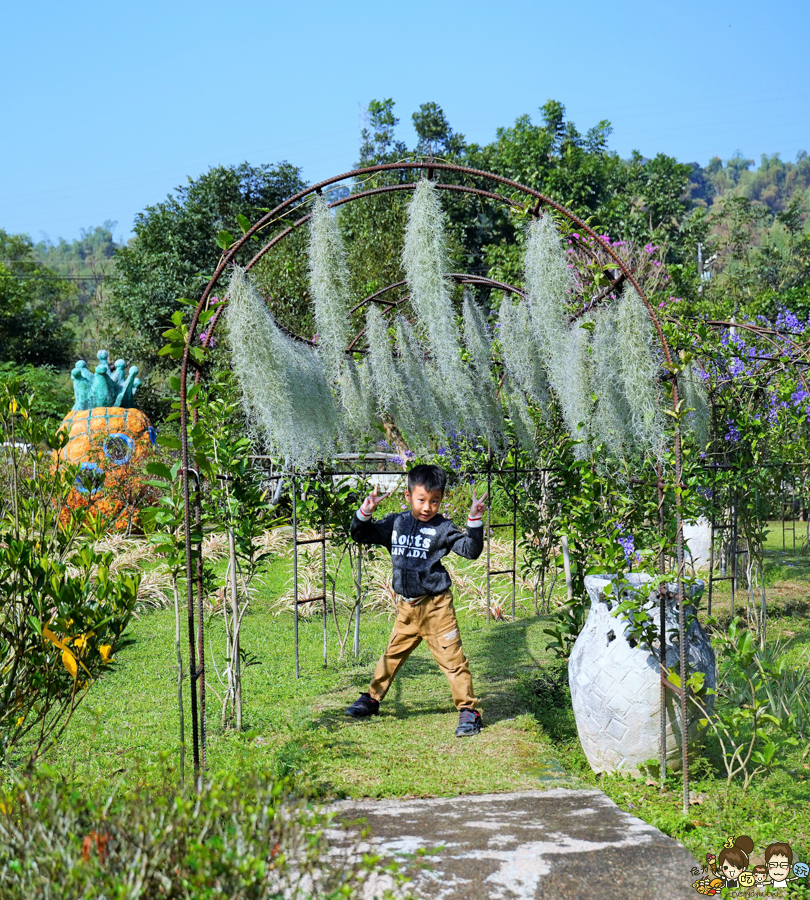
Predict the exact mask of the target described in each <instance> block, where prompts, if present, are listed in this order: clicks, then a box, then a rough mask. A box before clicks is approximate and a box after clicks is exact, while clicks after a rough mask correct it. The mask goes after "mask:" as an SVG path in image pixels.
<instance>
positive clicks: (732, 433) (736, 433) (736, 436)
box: [725, 419, 742, 444]
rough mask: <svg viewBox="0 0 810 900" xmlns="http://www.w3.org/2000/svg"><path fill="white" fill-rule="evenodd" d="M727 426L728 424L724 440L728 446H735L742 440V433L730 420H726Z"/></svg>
mask: <svg viewBox="0 0 810 900" xmlns="http://www.w3.org/2000/svg"><path fill="white" fill-rule="evenodd" d="M727 424H728V431H727V432H726V438H725V439H726V440H727V441H728V442H729V443H730V444H736V443H737V442H738V441H739V440H741V439H742V433H741V432H740V429H739V428H737V426H736V425H735V424H734V422H733V421H732V420H731V419H729V420H728V422H727Z"/></svg>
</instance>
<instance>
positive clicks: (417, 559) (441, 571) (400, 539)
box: [352, 509, 484, 600]
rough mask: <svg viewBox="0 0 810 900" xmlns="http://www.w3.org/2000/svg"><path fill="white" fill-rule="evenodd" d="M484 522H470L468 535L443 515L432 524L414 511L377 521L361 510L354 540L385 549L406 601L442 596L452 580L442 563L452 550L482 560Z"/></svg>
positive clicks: (398, 589)
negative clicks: (414, 514)
mask: <svg viewBox="0 0 810 900" xmlns="http://www.w3.org/2000/svg"><path fill="white" fill-rule="evenodd" d="M482 526H483V523H482V522H481V521H480V520H478V521H477V522H471V521H469V520H468V522H467V532H466V534H465V532H463V531H461V529H459V528H457V527H456V525H455V524H454V523H453V522H451V521H450V519H446V518H445V517H444V516H442V515H436V516H434V517H433V518H432V519H431V520H430V521H428V522H420V521H419V520H418V519H415V518H414V517H413V516H412V515H411V513H410V511H406V512H402V513H389V514H388V515H387V516H385V518H383V519H380V520H379V521H378V522H375V521H374V519H372V517H371V516H367V515H365V514H364V513H363V511H362V510H360V509H358V510H357V514H356V515H355V517H354V518H353V519H352V537H353V538H354V540H355V541H357V543H358V544H374V545H376V546H378V547H385V549H386V550H387V551H388V552H389V553H390V554H391V562H392V564H393V567H394V579H393V585H394V590H395V591H396V592H397V593H398V594H399V595H400V596H401V597H405V598H406V599H411V600H414V599H416V598H417V597H422V596H424V595H425V594H441V593H443V592H444V591H447V590H449V589H450V585H451V584H452V581H451V580H450V575H449V574H448V572H447V569H445V567H444V566H443V565H442V563H441V560H442V559H443V558H444V557H445V556H447V554H448V553H449V552H450V551H451V550H452V551H453V552H454V553H458V555H459V556H463V557H465V558H466V559H478V557H479V556H480V555H481V552H482V550H483V549H484V529H483V527H482Z"/></svg>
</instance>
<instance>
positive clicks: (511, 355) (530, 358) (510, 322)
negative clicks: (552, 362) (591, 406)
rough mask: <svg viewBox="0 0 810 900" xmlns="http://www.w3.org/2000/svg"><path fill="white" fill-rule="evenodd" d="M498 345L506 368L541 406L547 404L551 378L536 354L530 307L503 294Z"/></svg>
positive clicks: (543, 406)
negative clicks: (549, 378) (548, 377)
mask: <svg viewBox="0 0 810 900" xmlns="http://www.w3.org/2000/svg"><path fill="white" fill-rule="evenodd" d="M498 344H499V345H500V349H501V361H502V362H503V364H504V366H505V367H506V371H507V372H508V373H509V374H510V376H511V377H512V378H513V379H514V381H515V382H516V383H517V384H518V385H520V387H521V388H522V389H523V390H524V391H525V392H526V394H527V395H528V396H529V397H531V399H532V400H534V402H535V403H536V404H537V405H538V406H539V407H540V408H541V409H544V408H546V407H547V406H548V401H549V392H548V379H547V378H546V373H545V370H544V369H543V366H542V365H541V363H540V359H539V358H538V355H537V350H536V345H535V340H534V332H533V330H532V323H531V317H530V314H529V307H528V306H527V305H526V303H525V302H524V301H522V300H519V301H518V302H517V303H513V302H512V300H511V299H510V298H509V297H504V298H503V300H502V301H501V307H500V309H499V310H498Z"/></svg>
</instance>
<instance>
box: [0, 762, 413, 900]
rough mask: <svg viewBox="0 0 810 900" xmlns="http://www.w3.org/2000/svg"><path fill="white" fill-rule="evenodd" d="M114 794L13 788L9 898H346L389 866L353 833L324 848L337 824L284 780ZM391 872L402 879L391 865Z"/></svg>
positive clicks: (2, 827) (0, 839)
mask: <svg viewBox="0 0 810 900" xmlns="http://www.w3.org/2000/svg"><path fill="white" fill-rule="evenodd" d="M116 793H117V792H116V791H115V790H113V791H111V792H110V793H109V794H99V795H98V796H94V794H93V792H88V791H87V790H80V789H78V788H74V789H73V790H66V789H65V786H64V784H63V783H62V782H61V781H60V780H57V779H56V778H53V777H49V776H48V775H42V776H39V777H37V778H35V779H33V780H31V781H20V782H17V783H14V784H12V785H11V786H10V787H8V788H6V790H5V791H4V796H3V798H2V804H0V810H2V812H0V893H2V895H3V897H4V898H5V900H28V898H31V897H45V896H71V897H87V898H90V897H93V898H102V897H116V898H119V900H152V898H157V897H171V898H178V900H179V898H187V897H194V898H195V900H214V898H219V897H229V898H233V900H276V898H280V897H290V898H294V897H298V898H302V900H303V898H304V897H312V898H315V897H318V898H321V900H338V898H341V900H343V898H359V897H362V896H365V895H364V885H365V884H366V882H367V881H368V879H369V878H370V876H371V875H372V873H381V872H382V871H383V870H384V867H383V865H382V863H381V862H380V860H379V859H378V858H377V857H376V856H373V855H369V854H362V853H358V852H357V848H356V846H354V845H355V843H356V841H354V840H352V839H351V838H347V840H346V845H345V847H344V848H343V849H341V850H338V849H337V848H335V847H334V846H333V845H331V844H328V842H327V839H326V831H327V829H328V828H336V827H339V826H338V825H337V823H335V822H333V818H332V816H331V815H329V814H326V813H323V812H320V811H317V810H313V809H311V808H309V807H308V806H307V805H306V803H303V802H300V801H299V802H295V801H293V800H291V799H289V797H288V795H287V789H286V786H285V784H284V782H283V781H273V780H270V779H268V778H267V777H263V776H261V775H255V776H249V777H246V776H245V775H242V776H240V777H238V778H237V777H233V776H231V777H228V778H225V779H221V780H218V781H216V782H215V781H207V782H205V783H204V784H202V785H201V788H200V790H199V791H195V790H193V789H189V790H187V791H183V792H181V793H179V794H173V793H164V792H161V791H159V790H155V789H154V788H149V787H145V786H141V785H140V784H139V785H138V786H137V787H135V788H133V789H132V790H131V791H129V792H128V793H126V794H124V796H123V797H118V796H116ZM327 859H328V863H326V860H327ZM385 870H386V871H388V872H389V874H390V875H391V876H393V878H392V881H393V882H394V883H395V882H396V871H395V869H393V868H391V867H386V869H385ZM386 896H390V895H389V894H388V893H387V892H386Z"/></svg>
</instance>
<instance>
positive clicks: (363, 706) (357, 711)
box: [344, 694, 380, 719]
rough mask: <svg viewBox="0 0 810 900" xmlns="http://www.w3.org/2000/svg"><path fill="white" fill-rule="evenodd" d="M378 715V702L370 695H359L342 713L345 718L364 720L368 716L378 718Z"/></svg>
mask: <svg viewBox="0 0 810 900" xmlns="http://www.w3.org/2000/svg"><path fill="white" fill-rule="evenodd" d="M379 714H380V701H379V700H375V699H374V698H373V697H372V696H371V694H360V696H359V697H358V698H357V699H356V700H355V701H354V703H352V705H351V706H350V707H349V708H348V709H347V710H346V712H345V713H344V715H345V716H351V717H352V718H353V719H365V718H367V717H368V716H378V715H379Z"/></svg>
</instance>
